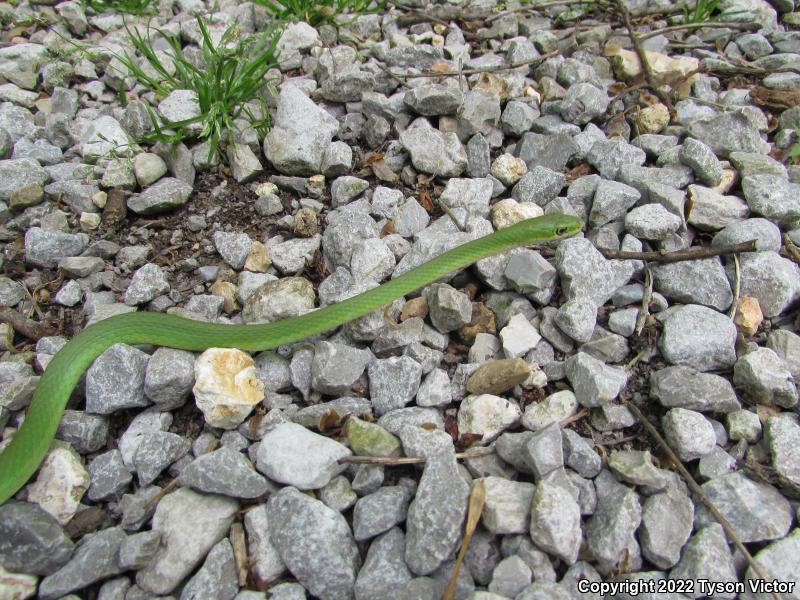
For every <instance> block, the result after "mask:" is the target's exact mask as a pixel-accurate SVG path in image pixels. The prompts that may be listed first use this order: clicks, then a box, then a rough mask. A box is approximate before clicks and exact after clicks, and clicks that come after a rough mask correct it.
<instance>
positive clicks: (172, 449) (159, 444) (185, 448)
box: [133, 431, 192, 487]
mask: <svg viewBox="0 0 800 600" xmlns="http://www.w3.org/2000/svg"><path fill="white" fill-rule="evenodd" d="M191 447H192V445H191V443H190V442H189V440H187V439H185V438H183V437H182V436H180V435H178V434H176V433H169V432H167V431H154V432H152V433H145V434H143V435H142V436H141V439H140V440H139V444H138V447H137V448H136V453H135V454H134V455H133V466H134V467H135V468H136V472H137V474H138V476H139V485H141V486H142V487H144V486H147V485H150V484H151V483H152V482H153V481H154V480H155V479H156V477H158V476H159V475H160V474H161V472H162V471H163V470H164V469H166V468H167V467H168V466H170V465H171V464H172V463H174V462H175V461H177V460H178V459H179V458H181V457H182V456H184V455H185V454H186V453H188V452H189V450H190V449H191Z"/></svg>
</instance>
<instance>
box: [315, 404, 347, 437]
mask: <svg viewBox="0 0 800 600" xmlns="http://www.w3.org/2000/svg"><path fill="white" fill-rule="evenodd" d="M346 423H347V415H345V416H344V417H340V416H339V413H337V412H336V410H335V409H333V408H332V409H330V410H329V411H328V412H326V413H325V414H323V415H322V416H321V417H320V418H319V432H320V433H321V434H322V435H327V436H329V437H339V436H340V435H342V434H343V433H344V426H345V424H346Z"/></svg>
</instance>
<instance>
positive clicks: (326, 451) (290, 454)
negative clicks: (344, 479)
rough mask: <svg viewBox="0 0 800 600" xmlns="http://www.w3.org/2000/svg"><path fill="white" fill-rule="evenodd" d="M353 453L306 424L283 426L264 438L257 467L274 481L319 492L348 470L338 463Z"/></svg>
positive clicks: (283, 424)
mask: <svg viewBox="0 0 800 600" xmlns="http://www.w3.org/2000/svg"><path fill="white" fill-rule="evenodd" d="M318 422H319V421H317V423H318ZM351 454H352V453H351V452H350V450H349V449H348V448H346V447H345V446H343V445H342V444H340V443H339V442H336V441H335V440H332V439H330V438H326V437H324V436H321V435H319V434H317V433H314V432H312V431H309V430H308V429H306V428H305V427H303V426H302V425H298V424H297V423H281V424H280V425H278V426H277V427H275V428H274V429H273V430H272V431H270V432H269V433H268V434H267V435H265V436H264V437H263V438H262V440H261V444H260V445H259V447H258V462H257V465H256V466H257V467H258V470H259V471H261V472H262V473H264V474H265V475H266V476H267V477H269V478H270V479H272V480H273V481H277V482H278V483H284V484H286V485H292V486H295V487H296V488H298V489H302V490H315V489H319V488H321V487H323V486H324V485H326V484H327V483H328V482H329V481H330V480H331V479H333V478H334V477H335V476H336V475H338V474H339V473H341V472H342V471H344V470H345V469H346V468H347V465H344V464H339V462H338V460H339V459H340V458H341V457H343V456H350V455H351Z"/></svg>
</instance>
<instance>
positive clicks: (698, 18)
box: [672, 0, 746, 25]
mask: <svg viewBox="0 0 800 600" xmlns="http://www.w3.org/2000/svg"><path fill="white" fill-rule="evenodd" d="M719 3H720V0H695V3H694V6H691V5H687V4H684V5H683V6H681V11H682V12H683V16H682V17H679V18H673V19H672V21H673V23H674V24H676V25H688V24H691V23H694V24H702V23H712V22H714V21H719V20H722V19H726V18H729V17H734V16H736V15H738V14H742V13H744V12H746V11H743V10H733V11H721V10H719Z"/></svg>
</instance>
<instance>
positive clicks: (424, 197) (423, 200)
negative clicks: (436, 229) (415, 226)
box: [418, 187, 433, 215]
mask: <svg viewBox="0 0 800 600" xmlns="http://www.w3.org/2000/svg"><path fill="white" fill-rule="evenodd" d="M418 191H419V204H420V206H422V208H424V209H425V211H426V212H427V213H428V214H429V215H432V214H433V199H432V198H431V193H430V191H429V190H428V188H427V187H421V188H419V190H418Z"/></svg>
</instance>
